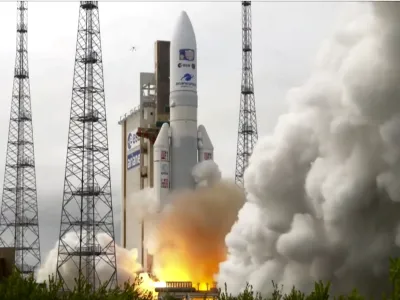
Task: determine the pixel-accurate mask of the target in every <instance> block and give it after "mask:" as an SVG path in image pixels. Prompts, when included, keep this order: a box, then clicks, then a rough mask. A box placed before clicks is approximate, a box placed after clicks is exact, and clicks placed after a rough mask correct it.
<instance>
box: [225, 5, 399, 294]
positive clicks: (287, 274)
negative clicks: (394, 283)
mask: <svg viewBox="0 0 400 300" xmlns="http://www.w3.org/2000/svg"><path fill="white" fill-rule="evenodd" d="M354 12H356V15H353V16H352V17H351V18H349V17H348V16H347V18H346V20H345V23H344V24H343V25H342V26H341V27H340V28H339V30H338V31H337V32H336V33H335V34H334V35H333V36H332V38H331V39H330V40H328V41H326V43H325V44H324V45H323V47H322V49H321V52H320V53H319V55H318V57H317V64H316V67H315V70H314V72H313V74H312V76H311V78H310V79H309V80H308V81H307V82H306V83H305V84H304V85H303V86H302V87H300V88H296V89H293V90H291V91H290V92H289V93H288V99H289V101H290V110H289V112H288V113H287V114H286V115H283V116H281V117H280V118H279V121H278V124H277V126H276V128H275V131H274V133H273V135H271V136H268V137H266V138H264V139H262V140H260V141H259V143H258V145H257V146H256V148H255V149H254V152H253V155H252V157H251V161H250V165H249V167H248V169H247V171H246V173H245V183H246V184H245V189H246V192H247V201H246V203H245V204H244V206H243V208H242V209H241V210H240V212H239V218H238V222H237V223H236V224H235V225H234V226H233V227H232V230H231V231H230V233H229V234H228V235H227V237H226V244H227V246H228V258H227V260H226V261H224V262H223V263H221V264H220V272H219V275H218V283H219V285H220V286H221V287H222V286H223V284H224V283H227V286H228V290H229V292H231V293H233V294H237V293H239V292H240V291H241V290H242V289H243V288H244V287H245V285H246V282H249V283H250V284H252V285H253V287H254V289H255V290H257V291H260V292H261V293H262V294H264V295H268V294H270V293H271V292H272V288H273V287H272V284H271V281H272V280H273V281H275V282H276V283H278V284H279V285H280V284H283V285H284V291H285V292H288V291H289V290H290V289H291V288H292V286H293V285H295V286H296V288H298V289H301V290H303V291H304V292H310V291H311V290H312V288H313V284H314V282H315V281H316V280H330V281H331V282H332V285H333V293H347V292H350V291H351V290H352V289H353V288H354V287H357V288H358V289H359V290H360V291H361V292H362V293H364V294H368V296H372V297H374V296H381V292H382V291H383V290H385V289H386V288H387V287H388V263H389V257H390V256H398V254H399V253H400V249H399V240H400V235H399V230H398V228H399V227H398V226H399V221H400V193H399V192H400V160H399V158H400V100H399V99H400V84H399V83H400V58H399V57H400V56H399V53H400V23H399V21H398V20H399V17H400V5H399V4H398V3H394V2H393V3H390V2H376V3H373V4H368V3H358V6H357V10H354Z"/></svg>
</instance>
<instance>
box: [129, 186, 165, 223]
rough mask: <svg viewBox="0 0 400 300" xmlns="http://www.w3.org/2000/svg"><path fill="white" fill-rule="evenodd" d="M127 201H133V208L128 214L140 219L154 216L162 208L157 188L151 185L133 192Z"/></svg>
mask: <svg viewBox="0 0 400 300" xmlns="http://www.w3.org/2000/svg"><path fill="white" fill-rule="evenodd" d="M127 202H129V203H132V206H131V208H132V209H130V210H129V211H128V212H127V214H128V215H130V216H133V217H134V218H135V220H138V221H141V220H147V219H150V218H152V217H153V216H154V215H155V214H157V212H158V211H159V208H160V203H159V202H158V200H157V198H156V194H155V190H154V189H153V188H149V187H147V188H144V189H142V190H139V191H138V192H135V193H132V194H131V195H130V196H129V197H128V199H127Z"/></svg>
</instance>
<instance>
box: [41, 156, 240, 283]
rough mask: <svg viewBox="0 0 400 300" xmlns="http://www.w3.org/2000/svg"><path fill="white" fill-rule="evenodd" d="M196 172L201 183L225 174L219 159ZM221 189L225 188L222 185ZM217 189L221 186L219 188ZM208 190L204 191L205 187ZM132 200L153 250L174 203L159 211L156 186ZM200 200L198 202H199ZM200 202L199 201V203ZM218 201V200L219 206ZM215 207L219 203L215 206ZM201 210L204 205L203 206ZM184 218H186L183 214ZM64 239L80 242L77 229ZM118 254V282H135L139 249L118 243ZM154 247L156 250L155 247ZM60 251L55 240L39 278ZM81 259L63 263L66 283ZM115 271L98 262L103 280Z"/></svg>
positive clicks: (132, 212)
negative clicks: (219, 164)
mask: <svg viewBox="0 0 400 300" xmlns="http://www.w3.org/2000/svg"><path fill="white" fill-rule="evenodd" d="M193 176H194V177H195V178H196V182H197V183H201V184H203V185H207V186H210V185H213V184H215V183H217V182H218V181H219V180H220V178H221V172H220V171H219V167H218V165H217V164H216V163H215V162H207V161H204V162H201V163H199V164H197V165H196V166H195V167H194V169H193ZM219 189H221V188H219ZM216 191H217V190H216ZM182 193H184V192H183V191H182V192H181V193H179V191H176V192H174V193H173V195H171V197H181V198H182V195H183V194H182ZM203 194H204V191H203ZM203 194H200V195H199V196H197V198H199V199H200V198H201V197H202V196H203V197H204V195H203ZM193 199H196V194H194V195H191V199H189V200H188V201H190V200H193ZM128 201H131V203H132V204H133V205H132V206H130V208H129V211H127V215H129V216H132V217H134V218H135V220H145V221H146V232H147V233H146V238H145V243H146V246H147V247H148V248H149V249H148V250H149V251H150V252H152V249H154V248H155V247H156V246H157V241H156V240H155V238H156V236H157V234H156V233H157V232H156V229H157V228H156V226H157V223H158V222H159V221H160V219H162V218H164V217H165V215H168V211H166V210H168V209H170V210H173V209H174V207H173V204H172V205H171V206H169V207H168V206H167V207H165V211H162V212H159V203H158V201H157V199H156V197H155V193H154V189H152V188H145V189H143V190H140V191H139V192H136V193H134V194H132V195H130V196H129V199H128ZM196 203H197V202H196ZM197 205H198V204H197ZM217 205H218V204H217V203H216V204H215V206H217ZM233 205H236V202H235V201H233ZM214 208H215V207H214ZM199 210H200V209H199ZM183 219H184V218H183ZM82 235H83V237H85V236H86V232H83V234H82ZM97 240H98V241H99V243H100V245H101V246H102V247H105V246H106V245H108V244H109V243H110V241H111V239H110V237H109V236H108V235H106V234H104V233H100V234H98V236H97ZM64 241H65V242H66V243H67V244H68V245H69V246H70V247H72V248H74V247H75V246H77V245H79V239H78V236H77V235H76V234H75V232H69V233H67V234H66V235H65V237H64ZM115 251H116V258H117V272H118V284H119V285H121V286H122V285H123V283H124V282H126V281H128V280H129V281H130V282H133V281H134V279H135V277H136V276H137V274H138V273H140V272H142V271H143V267H142V265H141V264H140V263H139V262H138V260H137V259H138V250H137V249H136V248H134V249H131V250H128V249H124V248H122V247H120V246H118V245H115ZM153 251H154V250H153ZM57 254H58V242H57V243H56V244H55V246H54V248H53V249H52V250H51V251H50V252H49V254H48V256H47V257H46V260H45V261H44V263H43V264H42V265H41V267H40V269H39V270H38V272H37V274H36V278H37V281H38V282H44V281H48V279H49V276H50V277H52V276H55V273H56V268H57ZM76 265H77V260H75V261H72V260H70V261H69V262H67V263H66V264H64V265H63V266H62V269H61V270H60V272H61V274H62V276H63V279H64V280H65V281H66V284H67V285H68V286H69V287H71V286H74V284H75V282H74V279H75V278H77V277H78V273H77V268H76ZM112 271H113V269H112V268H110V266H109V265H108V264H106V263H104V262H101V261H100V263H99V264H97V272H98V274H99V277H100V280H102V281H103V282H104V281H105V280H107V279H109V278H110V276H111V274H112V273H111V272H112ZM140 276H141V278H142V280H143V282H144V286H145V287H150V283H149V282H150V281H151V279H150V278H149V277H148V275H147V274H144V273H141V275H140Z"/></svg>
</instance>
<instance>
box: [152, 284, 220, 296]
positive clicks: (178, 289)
mask: <svg viewBox="0 0 400 300" xmlns="http://www.w3.org/2000/svg"><path fill="white" fill-rule="evenodd" d="M163 284H164V285H163V286H162V287H156V289H155V291H156V293H158V300H162V299H164V298H165V297H166V296H168V297H173V298H175V299H187V300H189V299H203V300H205V299H217V297H218V289H217V287H216V285H215V283H213V284H212V285H211V286H209V285H208V284H206V290H203V289H201V290H200V284H197V288H196V287H194V285H193V283H192V282H191V281H167V282H165V283H163Z"/></svg>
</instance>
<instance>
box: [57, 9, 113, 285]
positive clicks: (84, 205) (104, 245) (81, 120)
mask: <svg viewBox="0 0 400 300" xmlns="http://www.w3.org/2000/svg"><path fill="white" fill-rule="evenodd" d="M85 233H87V234H85ZM99 233H103V234H105V235H107V236H108V238H106V239H104V238H103V237H99V236H98V234H99ZM65 264H67V265H68V267H67V266H65ZM99 264H102V265H104V264H105V265H107V266H108V268H110V269H111V273H110V275H109V277H108V278H104V277H99V275H100V274H99V273H98V272H97V268H98V265H99ZM65 267H67V268H68V269H70V270H71V269H72V270H73V269H75V272H76V276H77V277H78V276H79V277H80V278H85V279H86V280H87V281H88V282H89V283H90V284H91V285H92V289H93V290H94V289H97V288H98V287H99V285H100V284H108V287H115V285H116V282H117V267H116V256H115V243H114V220H113V207H112V197H111V177H110V164H109V149H108V137H107V118H106V105H105V96H104V81H103V62H102V51H101V40H100V21H99V8H98V2H97V1H81V2H80V8H79V22H78V35H77V43H76V55H75V71H74V80H73V88H72V101H71V114H70V123H69V135H68V149H67V159H66V167H65V180H64V195H63V203H62V212H61V225H60V236H59V246H58V259H57V273H56V277H57V278H59V279H60V280H61V281H62V282H63V289H64V290H72V289H73V285H74V281H72V282H71V281H68V278H70V277H71V274H68V275H69V276H68V275H67V274H64V273H63V269H64V268H65ZM71 272H73V271H69V272H68V273H71ZM102 275H103V276H104V274H102ZM64 276H65V277H64Z"/></svg>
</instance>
